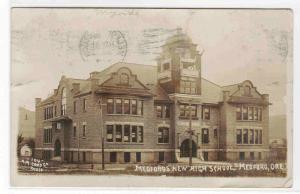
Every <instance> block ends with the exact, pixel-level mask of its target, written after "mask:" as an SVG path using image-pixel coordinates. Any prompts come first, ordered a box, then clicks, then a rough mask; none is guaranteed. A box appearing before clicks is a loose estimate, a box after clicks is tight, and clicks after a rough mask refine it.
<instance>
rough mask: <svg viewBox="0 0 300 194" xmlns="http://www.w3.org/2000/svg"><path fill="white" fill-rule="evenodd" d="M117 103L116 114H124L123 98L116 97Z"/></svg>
mask: <svg viewBox="0 0 300 194" xmlns="http://www.w3.org/2000/svg"><path fill="white" fill-rule="evenodd" d="M115 103H116V114H122V100H121V99H115Z"/></svg>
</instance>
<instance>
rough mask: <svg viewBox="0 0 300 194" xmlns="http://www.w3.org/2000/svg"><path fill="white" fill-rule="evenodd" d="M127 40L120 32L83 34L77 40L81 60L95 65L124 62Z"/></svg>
mask: <svg viewBox="0 0 300 194" xmlns="http://www.w3.org/2000/svg"><path fill="white" fill-rule="evenodd" d="M127 47H128V45H127V40H126V37H125V35H124V33H123V32H121V31H115V30H114V31H107V32H97V33H92V32H88V31H86V32H84V33H83V35H82V36H81V38H80V40H79V52H80V56H81V58H82V60H84V61H90V60H95V61H96V62H97V63H115V62H119V61H124V59H125V57H126V55H127Z"/></svg>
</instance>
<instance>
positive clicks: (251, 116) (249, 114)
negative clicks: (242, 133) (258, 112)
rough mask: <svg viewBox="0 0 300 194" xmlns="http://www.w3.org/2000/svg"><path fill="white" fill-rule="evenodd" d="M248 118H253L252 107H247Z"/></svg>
mask: <svg viewBox="0 0 300 194" xmlns="http://www.w3.org/2000/svg"><path fill="white" fill-rule="evenodd" d="M248 119H249V120H253V107H249V113H248Z"/></svg>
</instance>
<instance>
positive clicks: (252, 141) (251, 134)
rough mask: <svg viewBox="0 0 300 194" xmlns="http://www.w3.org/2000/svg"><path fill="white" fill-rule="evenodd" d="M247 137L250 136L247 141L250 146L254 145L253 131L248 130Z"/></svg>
mask: <svg viewBox="0 0 300 194" xmlns="http://www.w3.org/2000/svg"><path fill="white" fill-rule="evenodd" d="M249 136H250V138H249V139H250V141H249V143H250V144H254V130H253V129H250V130H249Z"/></svg>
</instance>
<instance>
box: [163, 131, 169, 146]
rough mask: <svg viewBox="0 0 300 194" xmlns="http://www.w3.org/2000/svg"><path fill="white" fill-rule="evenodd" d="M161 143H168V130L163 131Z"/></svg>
mask: <svg viewBox="0 0 300 194" xmlns="http://www.w3.org/2000/svg"><path fill="white" fill-rule="evenodd" d="M163 143H169V129H168V128H164V129H163Z"/></svg>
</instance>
